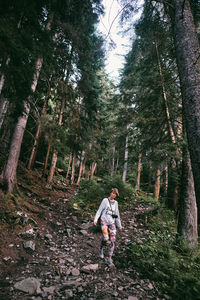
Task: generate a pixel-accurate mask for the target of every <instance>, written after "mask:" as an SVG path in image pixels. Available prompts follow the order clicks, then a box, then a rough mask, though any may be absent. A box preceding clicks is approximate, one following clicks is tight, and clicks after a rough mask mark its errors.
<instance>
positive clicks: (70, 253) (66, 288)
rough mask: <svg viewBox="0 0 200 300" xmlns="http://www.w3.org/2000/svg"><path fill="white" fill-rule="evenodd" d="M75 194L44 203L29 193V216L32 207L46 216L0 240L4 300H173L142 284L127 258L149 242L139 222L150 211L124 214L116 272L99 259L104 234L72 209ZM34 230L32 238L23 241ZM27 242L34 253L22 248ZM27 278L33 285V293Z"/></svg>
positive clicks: (53, 195)
mask: <svg viewBox="0 0 200 300" xmlns="http://www.w3.org/2000/svg"><path fill="white" fill-rule="evenodd" d="M73 192H74V191H70V190H66V191H60V192H59V191H54V192H53V191H52V192H49V191H47V193H46V194H44V195H43V197H41V195H40V197H37V196H35V194H34V193H33V192H32V193H31V192H29V199H30V201H29V211H31V209H30V207H31V205H33V201H34V208H35V207H37V209H38V210H40V209H42V210H43V211H45V215H44V216H42V217H41V215H42V213H41V215H40V217H38V212H37V214H36V213H33V212H32V214H31V213H29V214H28V215H29V216H30V215H31V218H30V219H29V220H31V219H32V218H33V219H34V222H35V223H34V222H33V221H32V222H31V221H30V222H28V223H27V224H26V225H25V226H24V227H22V226H18V227H17V229H16V227H15V230H13V231H12V232H9V237H8V235H7V236H6V231H4V235H1V241H0V242H1V248H0V260H1V262H0V268H1V275H0V299H1V300H9V299H15V300H16V299H17V300H19V299H23V300H26V299H35V300H42V299H49V300H54V299H88V300H92V299H101V300H103V299H105V300H106V299H118V300H120V299H128V300H137V299H138V300H139V299H144V300H146V299H157V300H160V299H170V298H169V297H168V296H167V295H165V296H161V295H160V294H159V291H157V289H156V288H155V286H154V283H153V282H150V281H149V280H146V279H141V277H140V274H139V273H137V272H136V271H135V270H134V269H133V268H132V267H131V264H129V262H128V261H127V260H128V259H127V257H126V250H127V247H128V246H129V245H130V243H132V242H134V241H137V242H138V241H139V242H142V240H143V239H145V234H146V233H147V232H146V230H145V227H144V225H143V224H142V222H141V221H140V220H139V219H138V218H136V216H137V215H138V214H142V213H143V212H145V211H146V210H147V209H149V207H148V206H146V205H145V204H142V203H138V205H137V206H135V207H134V208H132V209H131V210H130V211H126V212H122V213H121V219H122V226H123V230H122V231H121V232H118V236H117V242H116V248H115V252H114V256H113V260H114V264H115V267H114V268H110V267H109V266H108V265H107V264H106V261H105V259H100V258H99V257H98V247H99V244H100V241H101V233H100V231H99V230H98V229H97V228H96V227H94V226H93V225H92V221H88V220H84V219H82V218H81V217H80V216H79V215H78V213H77V211H76V210H75V209H73V207H72V206H71V205H69V202H70V200H69V197H70V195H71V194H73ZM26 206H27V205H26ZM32 211H33V207H32ZM36 216H37V217H36ZM30 229H33V232H32V233H33V235H32V236H31V235H30V236H26V235H24V236H23V235H22V234H21V235H20V233H23V232H27V230H30ZM1 230H3V228H1ZM26 242H29V246H30V247H31V246H32V250H31V248H30V247H28V248H26V249H25V248H24V245H25V243H26ZM30 242H31V243H30ZM34 245H35V249H34ZM127 264H128V267H127V266H126V267H125V265H127ZM28 278H34V280H35V282H34V284H33V283H31V284H32V286H31V287H30V282H29V283H28V282H27V279H28ZM28 280H29V279H28ZM17 282H21V287H19V285H18V286H16V283H17ZM20 289H25V290H26V292H24V291H21V290H20ZM27 289H28V290H27Z"/></svg>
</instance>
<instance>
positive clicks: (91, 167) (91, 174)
mask: <svg viewBox="0 0 200 300" xmlns="http://www.w3.org/2000/svg"><path fill="white" fill-rule="evenodd" d="M96 167H97V163H96V162H93V163H92V164H91V166H90V171H91V173H90V180H93V179H94V172H95V170H96Z"/></svg>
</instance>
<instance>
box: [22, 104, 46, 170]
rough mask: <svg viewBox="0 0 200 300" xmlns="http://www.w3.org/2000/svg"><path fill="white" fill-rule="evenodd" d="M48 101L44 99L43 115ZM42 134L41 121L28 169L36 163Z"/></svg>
mask: <svg viewBox="0 0 200 300" xmlns="http://www.w3.org/2000/svg"><path fill="white" fill-rule="evenodd" d="M47 102H48V100H47V99H46V100H45V101H44V105H43V109H42V116H44V115H45V113H46V106H47ZM40 135H41V124H40V123H39V124H38V128H37V132H36V135H35V140H34V145H33V149H32V151H31V156H30V159H29V163H28V167H27V168H28V170H30V169H31V168H32V167H33V165H34V163H35V158H36V154H37V150H38V146H39V139H40Z"/></svg>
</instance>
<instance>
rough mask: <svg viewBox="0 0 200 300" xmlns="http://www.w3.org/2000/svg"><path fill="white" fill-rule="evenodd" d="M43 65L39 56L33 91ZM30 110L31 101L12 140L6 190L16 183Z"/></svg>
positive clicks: (27, 103)
mask: <svg viewBox="0 0 200 300" xmlns="http://www.w3.org/2000/svg"><path fill="white" fill-rule="evenodd" d="M41 67H42V59H41V58H38V60H37V62H36V72H35V74H34V76H33V83H32V86H31V90H32V92H33V93H34V92H35V90H36V87H37V83H38V78H39V74H40V69H41ZM29 101H30V99H29ZM29 112H30V105H29V102H24V113H23V115H22V116H20V117H19V118H18V121H17V125H16V128H15V130H14V133H13V137H12V141H11V146H10V151H9V156H8V160H7V163H6V165H5V168H4V170H3V174H2V180H3V184H4V186H5V188H6V190H8V191H9V192H12V190H13V188H14V185H15V183H16V171H17V165H18V160H19V155H20V150H21V144H22V139H23V135H24V131H25V128H26V123H27V120H28V116H29Z"/></svg>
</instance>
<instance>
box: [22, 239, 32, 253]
mask: <svg viewBox="0 0 200 300" xmlns="http://www.w3.org/2000/svg"><path fill="white" fill-rule="evenodd" d="M23 246H24V248H25V249H26V250H30V251H35V243H34V242H33V241H27V242H24V243H23Z"/></svg>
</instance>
